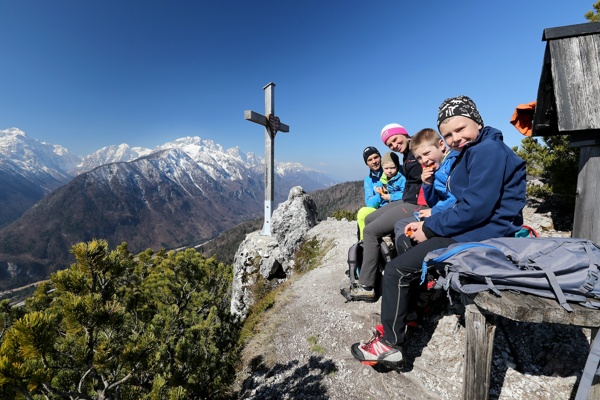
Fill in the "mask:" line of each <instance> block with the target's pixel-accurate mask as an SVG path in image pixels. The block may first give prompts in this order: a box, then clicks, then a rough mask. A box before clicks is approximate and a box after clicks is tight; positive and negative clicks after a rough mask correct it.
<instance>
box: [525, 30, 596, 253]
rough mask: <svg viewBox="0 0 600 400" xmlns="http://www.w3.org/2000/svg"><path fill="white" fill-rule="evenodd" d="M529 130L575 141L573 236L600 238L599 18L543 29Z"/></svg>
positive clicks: (572, 142)
mask: <svg viewBox="0 0 600 400" xmlns="http://www.w3.org/2000/svg"><path fill="white" fill-rule="evenodd" d="M542 40H544V41H546V53H545V55H544V62H543V66H542V74H541V78H540V84H539V88H538V95H537V105H536V109H535V114H534V117H533V132H532V135H533V136H551V135H565V134H568V135H569V137H570V143H571V145H572V146H577V147H580V155H579V174H578V178H577V197H576V205H575V219H574V223H573V237H580V238H586V239H590V240H592V241H593V242H595V243H597V244H600V201H599V200H600V22H593V23H592V22H590V23H585V24H578V25H569V26H561V27H556V28H548V29H545V30H544V34H543V37H542Z"/></svg>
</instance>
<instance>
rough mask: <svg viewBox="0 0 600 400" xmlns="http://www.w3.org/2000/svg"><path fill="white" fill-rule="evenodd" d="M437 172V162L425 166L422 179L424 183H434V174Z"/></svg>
mask: <svg viewBox="0 0 600 400" xmlns="http://www.w3.org/2000/svg"><path fill="white" fill-rule="evenodd" d="M434 173H435V164H433V165H431V166H429V167H426V166H423V172H422V173H421V181H423V184H424V185H431V184H432V183H433V174H434Z"/></svg>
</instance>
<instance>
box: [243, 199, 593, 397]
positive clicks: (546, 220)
mask: <svg viewBox="0 0 600 400" xmlns="http://www.w3.org/2000/svg"><path fill="white" fill-rule="evenodd" d="M525 220H526V221H525V222H526V224H528V225H530V226H532V227H533V228H534V229H536V230H537V231H538V232H539V233H540V234H541V235H542V236H567V237H568V236H570V232H558V231H555V230H554V229H553V224H552V220H551V219H550V216H549V215H546V214H536V213H535V209H532V208H528V209H526V210H525ZM308 236H309V237H311V236H316V237H317V238H318V239H319V240H320V242H321V243H322V246H328V247H331V250H329V251H328V252H327V254H326V256H325V257H324V259H323V262H322V265H320V266H319V267H317V268H316V269H314V270H312V271H310V272H309V273H307V274H305V275H303V276H301V277H299V279H296V280H294V282H293V283H292V284H291V285H290V286H289V287H288V288H287V289H286V290H285V291H284V292H283V293H282V294H281V296H280V297H279V299H278V301H277V303H276V305H275V306H274V307H273V308H272V309H271V310H270V312H269V314H268V315H267V317H266V318H265V320H264V322H263V325H262V326H261V329H260V333H259V334H258V335H256V336H255V337H254V338H253V339H252V341H251V343H249V345H248V346H247V347H246V349H245V352H244V356H243V365H244V368H243V370H241V371H240V372H239V375H238V382H237V389H238V391H239V392H238V393H239V395H238V398H240V399H344V400H352V399H357V400H358V399H361V400H362V399H415V400H419V399H460V398H461V388H462V379H463V367H464V361H463V356H464V334H465V329H464V327H463V325H462V324H461V318H460V317H459V314H457V313H459V312H460V307H459V306H455V307H449V308H447V309H445V311H444V312H441V313H439V314H435V315H430V316H429V317H428V318H427V319H426V320H423V321H422V322H421V323H420V325H419V326H418V327H416V328H413V329H412V330H411V336H410V339H409V344H408V345H407V346H406V359H407V364H406V366H405V368H404V369H403V370H402V371H381V370H377V369H375V368H371V367H367V366H364V365H362V364H360V363H359V362H357V361H355V360H354V359H353V357H352V355H351V354H350V346H351V345H352V343H354V342H357V341H360V340H367V339H368V338H369V337H370V336H371V327H373V326H375V325H376V324H378V321H379V307H380V302H379V301H378V302H376V303H371V304H369V303H364V302H349V303H348V302H346V301H345V299H344V298H343V297H342V296H341V295H340V287H341V286H342V285H345V284H347V278H346V276H345V273H344V272H345V271H346V269H347V263H346V258H347V251H348V248H349V247H350V246H351V245H352V244H353V243H354V242H355V240H356V225H355V223H354V222H345V221H341V222H340V221H323V222H321V223H319V224H318V225H317V226H316V227H314V228H313V229H311V230H310V231H309V233H308ZM507 333H508V335H507ZM507 337H510V341H507ZM588 340H589V331H586V330H581V329H576V328H571V327H561V326H550V325H543V324H524V323H515V322H511V321H508V320H504V321H503V323H501V324H499V326H498V329H497V330H496V338H495V346H494V360H493V366H492V380H493V387H492V390H491V392H490V398H491V399H503V400H508V399H511V400H512V399H515V400H516V399H519V400H520V399H523V398H528V399H531V400H533V399H569V398H572V397H573V393H574V391H573V388H574V386H575V384H576V383H577V382H578V378H579V375H578V374H579V373H580V371H581V369H582V368H583V365H584V363H585V358H586V356H587V350H588V347H589V345H588Z"/></svg>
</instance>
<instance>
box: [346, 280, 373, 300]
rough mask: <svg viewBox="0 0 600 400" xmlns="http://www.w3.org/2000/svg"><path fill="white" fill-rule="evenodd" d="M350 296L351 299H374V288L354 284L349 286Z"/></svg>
mask: <svg viewBox="0 0 600 400" xmlns="http://www.w3.org/2000/svg"><path fill="white" fill-rule="evenodd" d="M350 296H351V297H352V300H362V301H376V300H377V297H376V295H375V289H373V288H370V287H368V286H363V285H361V284H354V285H352V287H350Z"/></svg>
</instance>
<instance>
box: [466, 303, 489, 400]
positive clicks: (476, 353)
mask: <svg viewBox="0 0 600 400" xmlns="http://www.w3.org/2000/svg"><path fill="white" fill-rule="evenodd" d="M465 328H466V337H465V340H466V346H465V370H464V374H463V400H487V399H488V398H489V395H490V386H491V370H492V354H493V350H494V335H495V332H496V326H495V325H492V324H488V323H487V321H486V319H485V316H484V315H483V314H482V313H481V312H480V311H479V309H478V308H477V306H476V305H475V304H469V305H467V307H466V309H465Z"/></svg>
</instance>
